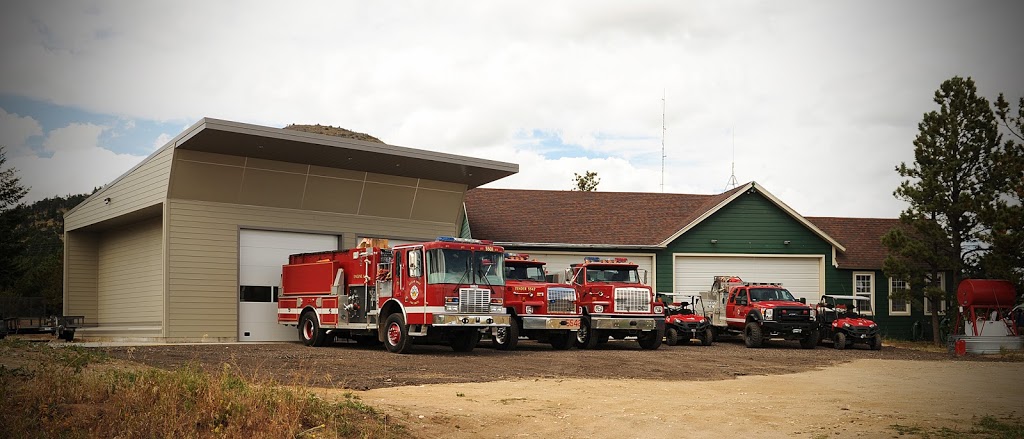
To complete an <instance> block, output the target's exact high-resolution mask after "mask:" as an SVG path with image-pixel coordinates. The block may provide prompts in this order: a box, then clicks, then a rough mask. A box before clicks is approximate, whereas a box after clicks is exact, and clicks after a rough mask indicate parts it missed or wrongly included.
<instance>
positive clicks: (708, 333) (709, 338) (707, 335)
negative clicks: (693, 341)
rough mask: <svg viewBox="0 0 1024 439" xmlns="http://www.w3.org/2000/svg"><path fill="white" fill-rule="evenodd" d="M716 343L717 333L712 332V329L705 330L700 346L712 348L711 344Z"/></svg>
mask: <svg viewBox="0 0 1024 439" xmlns="http://www.w3.org/2000/svg"><path fill="white" fill-rule="evenodd" d="M714 341H715V331H713V330H711V328H707V329H705V330H704V335H703V336H701V338H700V345H701V346H711V343H713V342H714Z"/></svg>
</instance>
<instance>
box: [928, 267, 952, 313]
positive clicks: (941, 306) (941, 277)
mask: <svg viewBox="0 0 1024 439" xmlns="http://www.w3.org/2000/svg"><path fill="white" fill-rule="evenodd" d="M926 276H927V277H928V278H930V277H931V274H928V275H926ZM938 286H939V288H941V289H942V291H943V292H945V291H946V275H945V273H941V272H940V273H939V285H938ZM931 305H932V303H931V300H928V298H927V297H925V298H924V315H925V316H930V315H932V309H931ZM946 305H947V304H946V299H942V301H941V302H940V303H939V315H940V316H941V315H945V314H946V309H947V308H946Z"/></svg>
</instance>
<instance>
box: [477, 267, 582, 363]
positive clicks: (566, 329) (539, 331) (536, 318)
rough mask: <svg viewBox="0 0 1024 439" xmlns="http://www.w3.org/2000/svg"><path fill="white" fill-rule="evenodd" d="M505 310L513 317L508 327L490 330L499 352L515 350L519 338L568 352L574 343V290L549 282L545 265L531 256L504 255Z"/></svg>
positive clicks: (576, 323)
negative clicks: (547, 344)
mask: <svg viewBox="0 0 1024 439" xmlns="http://www.w3.org/2000/svg"><path fill="white" fill-rule="evenodd" d="M505 307H506V308H507V309H508V312H509V314H511V316H512V318H511V320H510V321H509V325H508V326H507V327H505V326H502V327H497V328H494V329H492V330H491V332H492V335H493V338H494V345H495V346H496V347H497V348H498V349H501V350H512V349H515V347H516V343H517V342H518V341H519V337H520V336H523V337H527V338H529V339H531V340H537V341H540V342H542V343H550V344H551V346H552V347H553V348H555V349H558V350H564V349H569V348H571V347H572V345H573V343H574V342H575V341H576V330H577V329H579V327H580V316H579V313H578V310H577V309H576V290H575V289H573V288H570V287H567V286H566V285H564V284H557V283H550V282H548V280H547V272H546V271H545V270H544V262H541V261H538V260H536V259H530V255H527V254H517V253H506V254H505Z"/></svg>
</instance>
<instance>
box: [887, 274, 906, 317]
mask: <svg viewBox="0 0 1024 439" xmlns="http://www.w3.org/2000/svg"><path fill="white" fill-rule="evenodd" d="M896 282H902V283H903V288H902V289H906V288H908V287H909V286H908V285H907V281H905V280H903V279H897V278H894V277H890V278H889V315H891V316H909V315H910V300H907V301H906V302H905V303H906V307H907V309H906V311H896V310H894V309H893V307H892V304H893V300H892V292H893V291H894V290H895V289H896V286H895V284H896Z"/></svg>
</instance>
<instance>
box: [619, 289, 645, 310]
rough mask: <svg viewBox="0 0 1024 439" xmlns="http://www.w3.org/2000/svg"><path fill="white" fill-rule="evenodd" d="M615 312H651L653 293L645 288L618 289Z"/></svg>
mask: <svg viewBox="0 0 1024 439" xmlns="http://www.w3.org/2000/svg"><path fill="white" fill-rule="evenodd" d="M615 312H643V313H650V312H651V293H650V292H649V291H647V290H645V289H643V288H616V289H615Z"/></svg>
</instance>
